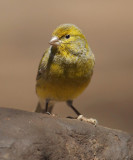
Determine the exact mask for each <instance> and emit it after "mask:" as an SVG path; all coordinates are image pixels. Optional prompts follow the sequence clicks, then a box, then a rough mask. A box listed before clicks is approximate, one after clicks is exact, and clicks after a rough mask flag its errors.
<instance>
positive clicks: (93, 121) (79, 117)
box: [67, 100, 98, 126]
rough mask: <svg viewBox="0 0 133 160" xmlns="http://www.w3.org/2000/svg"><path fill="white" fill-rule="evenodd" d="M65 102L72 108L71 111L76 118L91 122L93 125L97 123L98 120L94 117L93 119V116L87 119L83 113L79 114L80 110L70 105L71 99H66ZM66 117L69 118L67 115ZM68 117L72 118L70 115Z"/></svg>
mask: <svg viewBox="0 0 133 160" xmlns="http://www.w3.org/2000/svg"><path fill="white" fill-rule="evenodd" d="M67 104H68V106H69V107H71V108H72V109H73V111H74V112H75V113H76V114H77V115H78V117H77V119H78V120H80V121H85V122H88V123H91V124H93V125H94V126H96V125H97V123H98V122H97V120H96V119H93V118H89V119H88V118H86V117H84V116H83V115H81V114H80V112H79V111H78V110H77V109H76V108H75V107H74V106H73V105H72V101H71V100H69V101H67ZM68 118H69V117H68ZM70 118H72V117H70Z"/></svg>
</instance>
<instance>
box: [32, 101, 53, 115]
mask: <svg viewBox="0 0 133 160" xmlns="http://www.w3.org/2000/svg"><path fill="white" fill-rule="evenodd" d="M52 110H53V104H52V103H50V100H46V102H45V103H44V101H39V102H38V105H37V107H36V110H35V112H38V113H47V114H51V113H52Z"/></svg>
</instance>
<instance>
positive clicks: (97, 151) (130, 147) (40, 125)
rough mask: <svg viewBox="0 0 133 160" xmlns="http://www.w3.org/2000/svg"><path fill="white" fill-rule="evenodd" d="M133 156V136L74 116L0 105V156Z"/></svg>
mask: <svg viewBox="0 0 133 160" xmlns="http://www.w3.org/2000/svg"><path fill="white" fill-rule="evenodd" d="M63 159H64V160H69V159H70V160H132V159H133V137H132V136H131V135H129V134H128V133H125V132H122V131H119V130H114V129H109V128H105V127H102V126H99V125H98V126H97V127H94V126H93V125H91V124H88V123H86V122H80V121H78V120H74V119H66V118H58V117H53V116H49V115H45V114H40V113H32V112H26V111H21V110H14V109H7V108H0V160H63Z"/></svg>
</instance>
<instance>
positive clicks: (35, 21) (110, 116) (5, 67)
mask: <svg viewBox="0 0 133 160" xmlns="http://www.w3.org/2000/svg"><path fill="white" fill-rule="evenodd" d="M62 23H73V24H76V25H77V26H79V27H80V28H81V29H82V30H83V33H84V34H85V35H86V38H87V40H88V42H89V44H90V46H91V48H92V50H93V52H94V54H95V57H96V66H95V70H94V75H93V78H92V81H91V83H90V85H89V87H88V88H87V89H86V91H85V92H84V93H83V94H82V95H81V96H80V97H78V98H77V99H76V100H75V103H74V104H75V106H76V108H78V109H79V110H80V111H81V113H83V114H84V115H85V116H87V117H93V118H96V119H97V120H98V121H99V123H100V124H101V125H104V126H107V127H112V128H117V129H121V130H124V131H127V132H130V133H133V1H131V0H116V1H113V0H112V1H111V0H110V1H107V0H100V1H97V0H84V1H81V0H67V1H62V0H56V1H52V0H49V1H45V0H39V1H37V0H32V1H31V0H26V1H25V0H6V1H4V0H1V1H0V106H1V107H10V108H18V109H22V110H28V111H33V110H34V109H35V107H36V104H37V101H38V98H37V96H36V94H35V78H36V73H37V68H38V64H39V61H40V58H41V57H42V54H43V52H44V50H45V49H46V48H47V47H49V44H48V42H49V40H50V38H51V34H52V31H53V30H54V29H55V28H56V27H57V26H58V25H59V24H62ZM54 113H56V114H59V115H60V116H63V117H64V116H68V115H72V116H73V115H74V113H73V112H72V111H71V110H70V109H69V108H68V107H67V106H66V104H65V103H59V104H57V105H56V106H55V108H54Z"/></svg>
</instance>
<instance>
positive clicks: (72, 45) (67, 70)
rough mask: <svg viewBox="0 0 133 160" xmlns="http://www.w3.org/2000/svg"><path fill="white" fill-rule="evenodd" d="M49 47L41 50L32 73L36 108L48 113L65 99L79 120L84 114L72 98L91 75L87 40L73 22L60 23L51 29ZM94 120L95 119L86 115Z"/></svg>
mask: <svg viewBox="0 0 133 160" xmlns="http://www.w3.org/2000/svg"><path fill="white" fill-rule="evenodd" d="M49 44H50V47H49V48H48V49H47V50H46V51H45V52H44V54H43V56H42V58H41V61H40V64H39V67H38V72H37V77H36V94H37V96H38V98H39V102H38V105H37V108H36V110H35V111H36V112H42V113H51V112H52V109H53V106H54V104H55V103H56V102H62V101H64V102H66V103H67V105H68V106H69V107H70V108H72V110H73V111H74V112H75V113H76V114H77V116H78V118H79V119H80V120H84V119H85V117H84V116H83V115H82V114H81V113H80V112H79V111H78V110H77V109H76V108H75V107H74V105H73V100H74V99H75V98H77V97H78V96H79V95H80V94H81V93H82V92H83V91H84V90H85V88H86V87H87V86H88V84H89V83H90V81H91V77H92V75H93V69H94V65H95V57H94V54H93V52H92V50H91V48H90V47H89V45H88V42H87V40H86V38H85V36H84V34H83V33H82V31H81V29H79V28H78V27H77V26H76V25H74V24H61V25H59V26H58V27H57V28H56V29H55V30H54V32H53V33H52V38H51V40H50V41H49ZM88 121H89V122H91V123H94V124H95V123H97V122H96V120H95V119H92V118H91V119H88Z"/></svg>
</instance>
